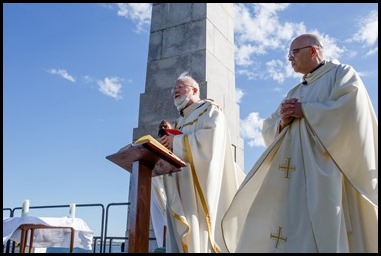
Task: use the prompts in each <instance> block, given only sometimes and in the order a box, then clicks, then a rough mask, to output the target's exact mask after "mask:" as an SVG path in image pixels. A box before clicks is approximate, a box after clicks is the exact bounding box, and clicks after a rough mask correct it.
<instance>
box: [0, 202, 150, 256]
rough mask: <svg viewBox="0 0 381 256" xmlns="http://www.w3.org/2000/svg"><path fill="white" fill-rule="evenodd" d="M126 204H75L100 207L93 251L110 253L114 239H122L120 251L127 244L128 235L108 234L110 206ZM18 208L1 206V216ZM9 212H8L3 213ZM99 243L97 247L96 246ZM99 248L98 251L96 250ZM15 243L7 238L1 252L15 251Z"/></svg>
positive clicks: (54, 206) (43, 207)
mask: <svg viewBox="0 0 381 256" xmlns="http://www.w3.org/2000/svg"><path fill="white" fill-rule="evenodd" d="M123 205H125V206H128V205H130V203H128V202H121V203H110V204H108V205H107V207H106V210H105V207H104V205H103V204H76V207H79V208H80V207H100V208H101V219H100V230H101V232H100V233H101V234H100V236H94V237H93V253H111V252H112V245H113V242H114V241H115V240H123V241H124V242H123V243H121V252H123V251H125V250H124V247H125V246H124V245H125V244H128V243H127V241H128V236H108V233H107V232H108V225H109V211H110V208H111V207H114V206H123ZM68 207H70V205H69V204H64V205H44V206H30V207H29V209H30V210H31V209H53V208H68ZM18 210H22V207H15V208H13V209H11V208H3V218H4V217H5V216H7V215H8V216H9V217H14V216H15V212H16V211H18ZM6 212H9V213H8V214H5V213H6ZM149 240H156V238H155V237H150V238H149ZM97 245H99V247H98V246H97ZM107 245H108V252H106V249H107V248H106V246H107ZM97 247H98V248H99V251H98V250H97ZM15 248H16V243H15V242H14V241H10V240H8V242H7V244H6V245H3V252H6V253H9V252H11V253H15Z"/></svg>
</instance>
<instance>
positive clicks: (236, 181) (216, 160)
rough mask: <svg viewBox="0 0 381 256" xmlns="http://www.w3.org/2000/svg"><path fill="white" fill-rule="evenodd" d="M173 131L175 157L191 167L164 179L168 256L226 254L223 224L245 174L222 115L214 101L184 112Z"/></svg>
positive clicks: (199, 104) (204, 102)
mask: <svg viewBox="0 0 381 256" xmlns="http://www.w3.org/2000/svg"><path fill="white" fill-rule="evenodd" d="M175 128H176V129H179V130H181V131H182V132H183V134H181V135H176V136H175V137H174V143H173V153H174V154H175V155H177V156H178V157H179V158H181V159H182V160H183V161H184V162H186V163H187V166H186V167H185V168H183V169H182V170H181V171H180V172H177V173H173V174H171V175H164V176H163V181H164V187H165V191H166V196H167V231H168V232H167V243H166V250H167V252H199V253H206V252H226V251H227V249H226V248H225V244H224V242H223V239H222V231H221V220H222V217H223V215H224V213H225V211H226V209H227V208H228V206H229V205H230V203H231V200H232V198H233V196H234V195H235V193H236V191H237V189H238V187H239V185H240V183H241V181H242V180H243V178H244V173H243V171H242V170H241V169H240V168H239V167H238V166H237V165H236V163H235V162H234V158H233V151H232V145H231V142H230V135H229V130H228V124H227V121H226V117H225V115H224V113H223V112H222V111H221V110H220V108H219V106H218V105H217V104H215V103H214V102H212V101H211V100H201V101H199V102H197V103H193V104H192V105H190V106H189V107H187V108H186V109H185V110H184V116H183V117H180V118H179V119H178V120H177V121H176V124H175Z"/></svg>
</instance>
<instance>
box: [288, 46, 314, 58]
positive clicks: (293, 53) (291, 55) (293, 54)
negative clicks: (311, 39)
mask: <svg viewBox="0 0 381 256" xmlns="http://www.w3.org/2000/svg"><path fill="white" fill-rule="evenodd" d="M309 47H313V45H308V46H304V47H300V48H296V49H293V50H290V51H289V52H288V58H291V57H293V58H294V57H295V54H297V53H298V52H299V51H300V50H303V49H306V48H309Z"/></svg>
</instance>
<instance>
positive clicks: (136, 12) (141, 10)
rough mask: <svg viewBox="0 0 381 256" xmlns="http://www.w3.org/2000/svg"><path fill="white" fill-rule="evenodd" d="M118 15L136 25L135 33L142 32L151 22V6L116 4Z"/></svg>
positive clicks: (144, 4) (147, 4) (145, 4)
mask: <svg viewBox="0 0 381 256" xmlns="http://www.w3.org/2000/svg"><path fill="white" fill-rule="evenodd" d="M116 5H117V7H118V15H119V16H123V17H125V18H127V19H131V20H132V21H133V22H134V23H135V24H136V32H138V33H140V32H144V31H146V29H147V28H148V26H149V24H150V22H151V11H152V4H150V3H117V4H116Z"/></svg>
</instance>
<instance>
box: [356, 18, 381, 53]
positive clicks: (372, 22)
mask: <svg viewBox="0 0 381 256" xmlns="http://www.w3.org/2000/svg"><path fill="white" fill-rule="evenodd" d="M358 27H359V29H358V31H357V32H356V33H355V34H354V35H353V37H352V40H353V41H356V42H360V43H364V44H365V45H364V47H366V46H374V45H375V44H377V43H378V11H372V12H370V13H369V14H368V16H366V17H365V18H363V19H360V20H359V22H358ZM377 50H378V48H377Z"/></svg>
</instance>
